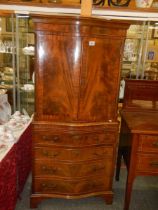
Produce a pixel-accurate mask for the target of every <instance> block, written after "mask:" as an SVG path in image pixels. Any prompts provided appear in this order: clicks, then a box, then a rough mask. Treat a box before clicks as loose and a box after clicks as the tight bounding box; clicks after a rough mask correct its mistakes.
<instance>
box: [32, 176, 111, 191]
mask: <svg viewBox="0 0 158 210" xmlns="http://www.w3.org/2000/svg"><path fill="white" fill-rule="evenodd" d="M110 183H111V178H110V177H109V178H108V177H106V178H105V177H104V179H103V178H102V177H97V178H94V179H91V180H90V179H89V180H72V181H67V180H59V179H58V180H57V179H48V178H46V179H42V178H36V179H35V180H34V192H35V193H47V194H49V193H53V194H56V193H58V194H81V193H85V194H86V193H90V192H98V191H106V190H110Z"/></svg>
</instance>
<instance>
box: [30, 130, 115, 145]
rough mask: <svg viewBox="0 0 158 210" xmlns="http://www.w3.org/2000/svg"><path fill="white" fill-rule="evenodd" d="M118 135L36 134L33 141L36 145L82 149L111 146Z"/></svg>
mask: <svg viewBox="0 0 158 210" xmlns="http://www.w3.org/2000/svg"><path fill="white" fill-rule="evenodd" d="M116 136H117V135H116V133H80V134H79V133H73V134H71V133H70V134H68V133H65V134H53V133H49V132H47V133H46V132H42V131H40V132H37V133H36V132H34V134H33V140H34V143H35V144H36V145H47V146H48V145H56V146H68V147H70V146H71V147H80V146H81V147H82V146H89V145H100V144H111V143H114V142H115V141H116V139H117V137H116Z"/></svg>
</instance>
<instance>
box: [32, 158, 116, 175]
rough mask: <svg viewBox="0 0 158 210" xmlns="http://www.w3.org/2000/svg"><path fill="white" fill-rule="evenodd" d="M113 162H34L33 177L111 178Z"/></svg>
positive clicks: (110, 160) (107, 160)
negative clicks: (100, 176)
mask: <svg viewBox="0 0 158 210" xmlns="http://www.w3.org/2000/svg"><path fill="white" fill-rule="evenodd" d="M112 166H113V161H112V159H109V158H107V159H103V160H97V161H87V162H84V163H83V162H81V163H76V164H72V163H63V162H61V161H58V162H56V161H55V162H54V161H51V160H48V161H39V160H37V161H35V166H34V176H36V177H39V176H42V177H48V176H50V177H65V178H71V177H74V178H76V177H90V176H97V175H99V174H102V175H103V176H111V172H112Z"/></svg>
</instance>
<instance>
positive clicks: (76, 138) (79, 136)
mask: <svg viewBox="0 0 158 210" xmlns="http://www.w3.org/2000/svg"><path fill="white" fill-rule="evenodd" d="M72 138H73V139H74V140H79V139H81V135H73V136H72Z"/></svg>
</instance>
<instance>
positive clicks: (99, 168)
mask: <svg viewBox="0 0 158 210" xmlns="http://www.w3.org/2000/svg"><path fill="white" fill-rule="evenodd" d="M104 169H105V166H102V167H97V166H94V167H93V168H92V172H96V171H100V170H104Z"/></svg>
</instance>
